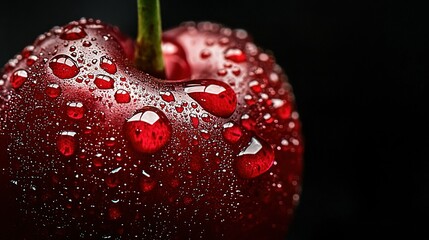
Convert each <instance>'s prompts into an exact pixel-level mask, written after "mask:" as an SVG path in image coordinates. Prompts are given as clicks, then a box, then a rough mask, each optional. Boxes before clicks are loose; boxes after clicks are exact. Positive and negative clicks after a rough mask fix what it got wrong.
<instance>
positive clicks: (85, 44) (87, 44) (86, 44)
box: [82, 40, 92, 47]
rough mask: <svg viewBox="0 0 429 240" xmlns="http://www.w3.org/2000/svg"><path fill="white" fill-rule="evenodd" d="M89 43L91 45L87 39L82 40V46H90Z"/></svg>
mask: <svg viewBox="0 0 429 240" xmlns="http://www.w3.org/2000/svg"><path fill="white" fill-rule="evenodd" d="M91 45H92V43H91V42H90V41H87V40H85V41H83V43H82V46H84V47H91Z"/></svg>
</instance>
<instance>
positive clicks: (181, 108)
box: [174, 104, 185, 113]
mask: <svg viewBox="0 0 429 240" xmlns="http://www.w3.org/2000/svg"><path fill="white" fill-rule="evenodd" d="M174 108H175V109H176V112H178V113H182V112H183V110H185V108H184V107H183V106H182V105H181V104H177V105H176V106H174Z"/></svg>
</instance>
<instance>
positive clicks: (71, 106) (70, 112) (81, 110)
mask: <svg viewBox="0 0 429 240" xmlns="http://www.w3.org/2000/svg"><path fill="white" fill-rule="evenodd" d="M85 112H86V109H85V107H84V106H83V104H82V103H81V102H67V104H66V113H67V116H68V117H69V118H71V119H76V120H78V119H82V118H83V116H84V115H85Z"/></svg>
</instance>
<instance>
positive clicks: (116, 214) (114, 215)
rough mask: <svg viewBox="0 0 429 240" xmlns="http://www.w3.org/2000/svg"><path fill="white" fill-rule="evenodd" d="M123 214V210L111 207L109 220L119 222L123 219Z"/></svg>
mask: <svg viewBox="0 0 429 240" xmlns="http://www.w3.org/2000/svg"><path fill="white" fill-rule="evenodd" d="M121 216H122V213H121V210H119V208H117V207H110V208H109V219H110V220H118V219H119V218H121Z"/></svg>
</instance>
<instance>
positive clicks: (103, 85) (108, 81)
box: [94, 74, 115, 89]
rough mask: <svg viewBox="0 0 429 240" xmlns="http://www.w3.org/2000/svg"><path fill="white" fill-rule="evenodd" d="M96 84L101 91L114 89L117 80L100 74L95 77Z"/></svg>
mask: <svg viewBox="0 0 429 240" xmlns="http://www.w3.org/2000/svg"><path fill="white" fill-rule="evenodd" d="M94 83H95V85H96V86H97V87H98V88H99V89H112V88H113V85H114V83H115V80H113V78H111V77H109V76H106V75H103V74H98V75H97V76H96V77H95V80H94Z"/></svg>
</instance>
